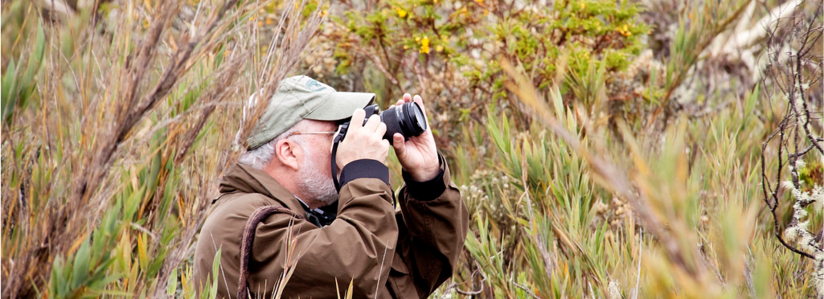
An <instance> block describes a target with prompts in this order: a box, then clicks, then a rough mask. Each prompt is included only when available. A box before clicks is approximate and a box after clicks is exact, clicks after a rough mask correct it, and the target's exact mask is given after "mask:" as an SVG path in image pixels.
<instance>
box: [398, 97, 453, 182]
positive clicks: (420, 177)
mask: <svg viewBox="0 0 824 299" xmlns="http://www.w3.org/2000/svg"><path fill="white" fill-rule="evenodd" d="M408 102H412V96H411V95H409V94H408V93H407V94H405V95H403V99H401V100H398V102H397V103H396V104H395V105H401V104H403V103H408ZM415 103H418V106H420V107H421V110H423V112H424V116H425V115H426V109H424V106H423V100H422V99H421V96H418V95H416V96H415ZM426 122H427V124H426V131H424V132H423V134H421V135H420V136H417V137H411V138H409V140H406V141H405V142H404V140H403V135H401V133H395V135H394V136H392V137H393V138H394V140H393V141H392V146H393V147H394V148H395V154H396V155H397V156H398V161H399V162H401V166H403V169H404V170H405V171H406V172H408V173H409V175H410V176H412V179H414V180H416V181H418V182H426V181H429V180H431V179H434V178H435V176H437V175H438V172H439V171H440V169H441V167H440V164H439V163H438V150H437V148H436V147H435V137H434V136H432V128H430V127H429V119H427V120H426Z"/></svg>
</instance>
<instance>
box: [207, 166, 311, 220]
mask: <svg viewBox="0 0 824 299" xmlns="http://www.w3.org/2000/svg"><path fill="white" fill-rule="evenodd" d="M238 192H240V193H259V194H262V195H265V196H266V197H268V198H270V199H272V200H273V201H274V202H273V203H272V204H276V203H277V204H280V205H282V206H284V207H286V208H288V209H290V210H292V211H293V212H295V213H299V214H303V207H302V206H301V204H300V202H298V199H297V197H295V195H294V194H292V192H290V191H289V190H287V189H286V188H285V187H283V186H282V185H280V183H278V181H276V180H275V179H274V178H273V177H272V176H270V175H269V174H268V173H266V172H264V171H262V170H257V169H254V168H252V167H249V166H247V165H243V164H240V163H237V164H235V166H232V169H231V170H229V172H228V173H227V174H226V175H225V176H224V177H223V179H221V181H220V194H221V197H222V196H223V195H225V194H228V193H238ZM219 199H220V197H218V199H216V200H215V202H217V200H219Z"/></svg>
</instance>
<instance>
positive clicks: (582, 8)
mask: <svg viewBox="0 0 824 299" xmlns="http://www.w3.org/2000/svg"><path fill="white" fill-rule="evenodd" d="M586 7H587V5H586V4H584V2H581V10H584V8H586Z"/></svg>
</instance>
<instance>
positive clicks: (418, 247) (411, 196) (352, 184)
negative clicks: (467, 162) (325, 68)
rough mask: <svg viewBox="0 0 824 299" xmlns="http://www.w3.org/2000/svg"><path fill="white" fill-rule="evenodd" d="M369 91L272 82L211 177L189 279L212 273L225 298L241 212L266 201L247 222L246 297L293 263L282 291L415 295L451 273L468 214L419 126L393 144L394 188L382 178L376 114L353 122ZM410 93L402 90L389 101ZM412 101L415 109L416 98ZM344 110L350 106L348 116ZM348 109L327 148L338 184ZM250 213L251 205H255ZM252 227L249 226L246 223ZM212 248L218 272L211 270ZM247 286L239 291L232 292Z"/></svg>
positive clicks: (233, 284) (382, 144) (232, 281)
mask: <svg viewBox="0 0 824 299" xmlns="http://www.w3.org/2000/svg"><path fill="white" fill-rule="evenodd" d="M374 97H375V95H374V94H371V93H349V92H337V91H335V90H334V89H333V88H331V87H329V86H327V85H325V84H322V83H319V82H317V81H315V80H313V79H310V78H308V77H305V76H297V77H291V78H288V79H285V80H283V81H282V82H281V83H280V84H279V86H278V89H277V91H276V93H275V95H274V96H273V97H272V99H271V101H270V103H269V106H268V107H267V110H266V111H265V113H264V115H263V116H262V118H261V119H260V121H259V122H258V124H257V126H256V127H255V129H254V130H253V131H252V134H251V136H250V137H249V139H248V142H249V149H248V151H247V152H246V153H245V154H244V155H243V156H242V157H241V158H240V161H239V163H238V164H237V165H236V166H234V168H233V169H231V170H230V171H229V172H228V173H227V175H226V176H225V177H224V178H223V180H222V181H221V184H220V192H221V194H220V196H219V197H218V198H217V199H216V200H215V201H214V206H213V207H212V211H211V214H210V215H209V217H208V218H207V219H206V222H205V223H204V225H203V228H202V229H201V233H200V237H199V239H198V243H197V248H196V252H195V259H194V276H195V281H196V282H197V284H198V285H197V286H198V287H200V286H201V285H209V282H210V281H211V280H210V279H217V280H218V298H235V297H236V296H237V292H238V278H239V276H240V275H241V267H240V265H241V258H242V256H241V238H242V234H243V228H244V226H245V225H246V224H247V222H248V220H249V218H250V215H252V214H253V213H255V210H258V209H260V208H262V207H267V208H266V209H270V210H272V209H275V210H276V212H274V213H273V214H271V215H268V214H265V215H268V216H265V217H264V218H263V219H262V221H261V222H260V223H259V224H257V225H255V226H250V231H254V239H253V241H250V242H251V249H250V254H249V255H248V263H247V264H248V273H244V274H248V276H246V277H245V278H246V281H247V285H248V294H251V295H252V297H262V298H271V297H272V293H273V291H275V292H276V289H275V285H276V284H278V283H279V282H280V281H281V277H283V275H284V273H285V272H286V271H288V269H287V270H284V268H285V266H287V265H288V267H293V268H294V269H293V270H294V271H293V272H292V274H291V276H290V277H289V278H288V281H287V282H286V285H285V288H284V290H283V294H282V298H298V297H300V298H336V297H337V292H338V289H337V286H339V287H340V291H341V293H343V292H344V291H345V290H346V289H347V288H348V286H349V284H350V283H351V284H352V285H353V293H354V294H353V295H354V296H353V298H425V297H427V296H429V294H431V293H432V291H434V290H435V289H436V288H437V287H438V286H439V285H440V284H442V283H443V282H444V281H445V280H446V279H448V278H449V277H451V276H452V272H453V270H454V267H455V263H456V262H457V260H458V258H459V256H460V254H461V251H462V248H463V243H464V239H465V238H466V233H467V229H468V223H467V222H468V213H467V210H466V207H465V206H464V204H463V202H462V200H461V198H460V193H459V192H458V189H457V188H456V187H455V185H454V184H453V183H452V182H451V180H450V176H449V169H448V167H447V165H446V162H445V161H444V159H443V157H442V156H440V155H439V154H438V152H437V149H436V147H435V140H434V138H433V136H432V132H431V130H430V129H429V128H427V130H426V131H425V132H424V133H423V134H422V135H420V136H418V137H411V138H409V139H408V140H404V137H403V136H402V135H401V134H400V133H397V134H395V136H394V140H393V143H392V146H393V147H394V149H395V153H396V155H397V157H398V161H400V163H401V166H403V178H404V181H405V186H404V187H403V188H401V190H400V192H399V196H398V198H397V205H398V206H399V207H400V211H399V212H396V209H395V206H394V204H395V198H394V197H395V196H394V195H393V191H392V188H391V187H390V186H389V170H388V168H387V167H386V165H385V163H386V156H387V153H388V149H389V142H388V141H387V140H383V139H382V136H383V134H384V133H385V132H386V125H385V124H383V123H381V122H380V119H379V117H378V116H376V115H375V116H371V117H370V118H369V119H368V121H366V123H365V124H364V118H365V112H364V110H363V109H362V108H364V107H366V106H367V105H369V104H370V103H371V102H372V101H373V100H374ZM411 101H413V99H412V97H411V96H410V95H409V94H406V95H404V96H403V99H401V100H399V101H398V102H397V105H400V104H403V103H405V102H411ZM414 101H415V102H416V103H417V104H418V105H419V106H420V107H421V108H423V101H422V100H421V98H420V96H415V98H414ZM352 111H354V114H353V113H352ZM349 118H351V124H350V126H349V129H348V132H347V134H346V137H345V138H344V139H343V140H342V142H341V143H340V145H339V146H338V150H337V154H336V157H337V159H336V163H337V164H336V165H337V168H338V169H340V172H339V178H340V186H341V187H340V190H336V188H335V186H334V184H333V181H332V174H331V161H332V160H331V156H332V155H331V147H332V138H333V135H334V132H335V131H336V129H337V124H338V123H340V122H342V121H345V120H347V119H349ZM256 215H260V214H256ZM253 225H254V224H253ZM218 250H220V252H221V258H220V270H218V275H217V276H218V277H216V278H215V277H210V276H211V269H212V261H213V259H214V256H215V255H216V253H217V251H218ZM243 292H246V291H243Z"/></svg>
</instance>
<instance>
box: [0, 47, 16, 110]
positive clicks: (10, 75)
mask: <svg viewBox="0 0 824 299" xmlns="http://www.w3.org/2000/svg"><path fill="white" fill-rule="evenodd" d="M2 97H3V99H2V103H3V104H2V105H3V107H2V108H3V119H4V120H8V118H9V117H10V116H11V114H12V111H13V110H14V109H13V107H14V106H15V105H16V102H17V65H15V63H14V59H11V60H10V61H9V65H8V66H7V67H6V73H5V74H3V78H2Z"/></svg>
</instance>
